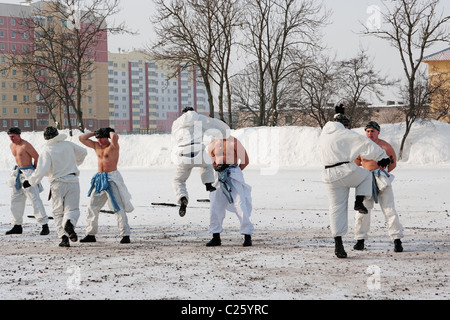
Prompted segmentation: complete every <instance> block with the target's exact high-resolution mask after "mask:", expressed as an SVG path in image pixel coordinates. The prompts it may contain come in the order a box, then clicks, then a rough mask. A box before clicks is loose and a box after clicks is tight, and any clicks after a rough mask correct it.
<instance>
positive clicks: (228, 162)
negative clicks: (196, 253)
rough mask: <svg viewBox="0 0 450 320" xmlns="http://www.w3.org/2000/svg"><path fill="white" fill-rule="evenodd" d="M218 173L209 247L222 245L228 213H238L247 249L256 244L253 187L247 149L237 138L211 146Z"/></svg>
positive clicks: (212, 196)
mask: <svg viewBox="0 0 450 320" xmlns="http://www.w3.org/2000/svg"><path fill="white" fill-rule="evenodd" d="M208 154H209V155H210V157H211V159H212V161H213V166H214V170H216V171H217V180H216V183H215V186H216V188H217V191H214V192H211V193H210V200H211V206H210V210H209V215H210V226H209V231H210V232H211V233H212V234H213V238H212V239H211V241H209V242H208V243H207V244H206V246H208V247H214V246H220V245H221V239H220V233H221V232H222V231H223V228H222V223H223V219H224V218H225V213H226V210H229V211H231V212H234V213H235V214H236V216H237V217H238V219H239V222H240V224H241V228H240V231H241V234H243V235H244V243H243V246H244V247H249V246H251V245H252V237H251V236H252V234H253V229H254V227H253V223H252V222H251V221H250V215H251V213H252V197H251V191H252V188H251V187H250V186H249V185H248V184H246V183H245V180H244V175H243V174H242V171H243V170H244V169H245V168H246V167H247V166H248V164H249V158H248V154H247V151H246V150H245V148H244V146H243V145H242V144H241V143H240V142H239V140H238V139H236V138H235V137H232V136H229V137H228V138H227V139H214V140H213V141H212V142H211V143H210V144H209V146H208Z"/></svg>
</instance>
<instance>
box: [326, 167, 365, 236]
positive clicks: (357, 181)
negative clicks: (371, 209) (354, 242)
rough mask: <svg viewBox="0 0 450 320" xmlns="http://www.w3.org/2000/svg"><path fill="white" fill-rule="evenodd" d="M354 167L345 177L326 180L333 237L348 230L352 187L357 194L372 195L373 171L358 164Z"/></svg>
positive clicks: (341, 234)
mask: <svg viewBox="0 0 450 320" xmlns="http://www.w3.org/2000/svg"><path fill="white" fill-rule="evenodd" d="M352 167H353V169H352V172H351V173H350V174H348V175H346V176H345V177H342V178H339V179H337V180H335V181H333V182H325V185H326V188H327V192H328V201H329V214H330V227H331V234H332V236H333V237H339V236H343V235H345V234H346V233H347V231H348V201H349V194H350V188H355V195H360V196H365V197H369V196H371V195H372V173H371V172H370V171H369V170H366V169H364V168H362V167H358V166H356V165H355V166H352ZM325 170H329V169H325Z"/></svg>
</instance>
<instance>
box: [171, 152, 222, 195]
mask: <svg viewBox="0 0 450 320" xmlns="http://www.w3.org/2000/svg"><path fill="white" fill-rule="evenodd" d="M206 157H208V155H207V153H206V152H204V151H198V152H197V153H196V154H195V156H194V157H190V155H187V156H182V155H180V156H178V159H177V161H178V164H177V167H176V169H175V175H174V177H173V190H174V193H175V199H176V200H177V202H178V203H179V204H180V203H181V201H180V199H181V198H182V197H186V199H188V201H189V194H188V191H187V188H186V181H187V179H188V178H189V176H190V175H191V171H192V169H193V168H200V177H201V179H202V183H203V184H206V183H213V182H214V169H213V167H212V164H211V162H207V161H205V159H206ZM208 158H209V157H208Z"/></svg>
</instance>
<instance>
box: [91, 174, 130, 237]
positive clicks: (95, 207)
mask: <svg viewBox="0 0 450 320" xmlns="http://www.w3.org/2000/svg"><path fill="white" fill-rule="evenodd" d="M108 182H109V185H110V187H111V189H112V192H113V194H114V198H115V199H116V202H117V204H118V205H119V208H120V210H119V211H117V212H115V213H114V214H115V216H116V219H117V227H118V229H119V235H120V236H121V237H124V236H129V235H130V234H131V230H130V226H129V224H128V217H127V214H126V212H125V206H124V201H123V200H122V197H121V195H120V192H119V189H118V187H117V185H116V183H115V182H114V181H111V180H108ZM107 201H110V200H109V196H108V193H107V192H106V191H100V192H99V193H95V189H94V190H93V191H92V193H91V197H90V201H89V206H88V213H87V226H86V234H87V235H92V236H93V235H96V234H97V232H98V217H99V213H100V210H101V209H102V208H103V206H104V205H105V204H106V202H107ZM110 207H112V205H111V204H110Z"/></svg>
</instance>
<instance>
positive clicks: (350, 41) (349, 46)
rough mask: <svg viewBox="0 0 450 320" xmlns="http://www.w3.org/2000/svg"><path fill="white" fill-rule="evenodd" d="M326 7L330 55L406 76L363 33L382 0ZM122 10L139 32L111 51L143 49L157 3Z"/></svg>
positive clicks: (148, 0)
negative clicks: (362, 58)
mask: <svg viewBox="0 0 450 320" xmlns="http://www.w3.org/2000/svg"><path fill="white" fill-rule="evenodd" d="M20 2H21V1H19V0H0V3H15V4H18V3H20ZM323 2H324V4H325V7H326V8H327V9H329V10H331V11H332V16H331V19H330V25H328V26H327V27H326V28H325V30H324V43H325V44H326V45H327V47H328V48H329V50H330V55H331V56H334V55H336V56H337V57H338V58H339V59H348V58H351V57H354V56H355V55H356V54H357V53H358V51H359V48H360V47H362V48H365V49H367V50H368V53H369V55H370V57H371V58H372V59H373V62H374V65H375V68H376V69H377V70H378V71H380V72H381V73H382V74H383V75H388V76H390V77H393V78H400V77H402V76H403V70H402V69H403V68H402V66H401V62H400V60H399V54H398V53H397V51H396V50H395V49H394V48H392V47H390V46H389V44H388V43H387V42H386V41H382V40H379V39H376V38H374V37H368V36H362V35H359V34H358V33H359V32H361V31H362V29H363V27H362V25H361V23H363V24H367V23H373V21H376V20H373V18H376V16H375V15H376V13H375V12H374V11H373V8H374V6H378V7H379V8H380V10H382V11H383V9H384V6H383V4H382V1H381V0H324V1H323ZM441 3H442V5H441V7H443V9H444V10H445V11H444V14H446V15H450V6H449V5H446V6H445V7H444V5H443V4H444V3H447V4H448V0H443V1H441ZM120 6H121V12H120V14H119V15H117V16H116V17H115V19H114V20H115V21H116V23H119V22H125V23H126V24H127V26H128V27H129V28H130V29H131V30H134V31H138V32H139V35H135V36H121V35H119V36H110V37H109V38H108V49H109V51H110V52H118V50H119V48H121V49H122V50H133V49H140V48H142V47H143V46H145V45H146V44H149V43H150V41H151V39H154V35H153V33H152V24H151V22H150V18H151V17H152V16H153V15H154V13H155V12H154V4H153V1H152V0H126V1H125V0H122V1H121V4H120ZM445 48H446V46H445V44H438V45H435V46H434V47H432V48H431V49H429V50H430V51H429V52H426V53H425V54H426V55H428V54H431V53H434V52H437V51H440V50H443V49H445ZM384 100H395V101H397V100H399V98H398V97H395V92H393V90H387V91H386V96H385V98H384Z"/></svg>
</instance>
